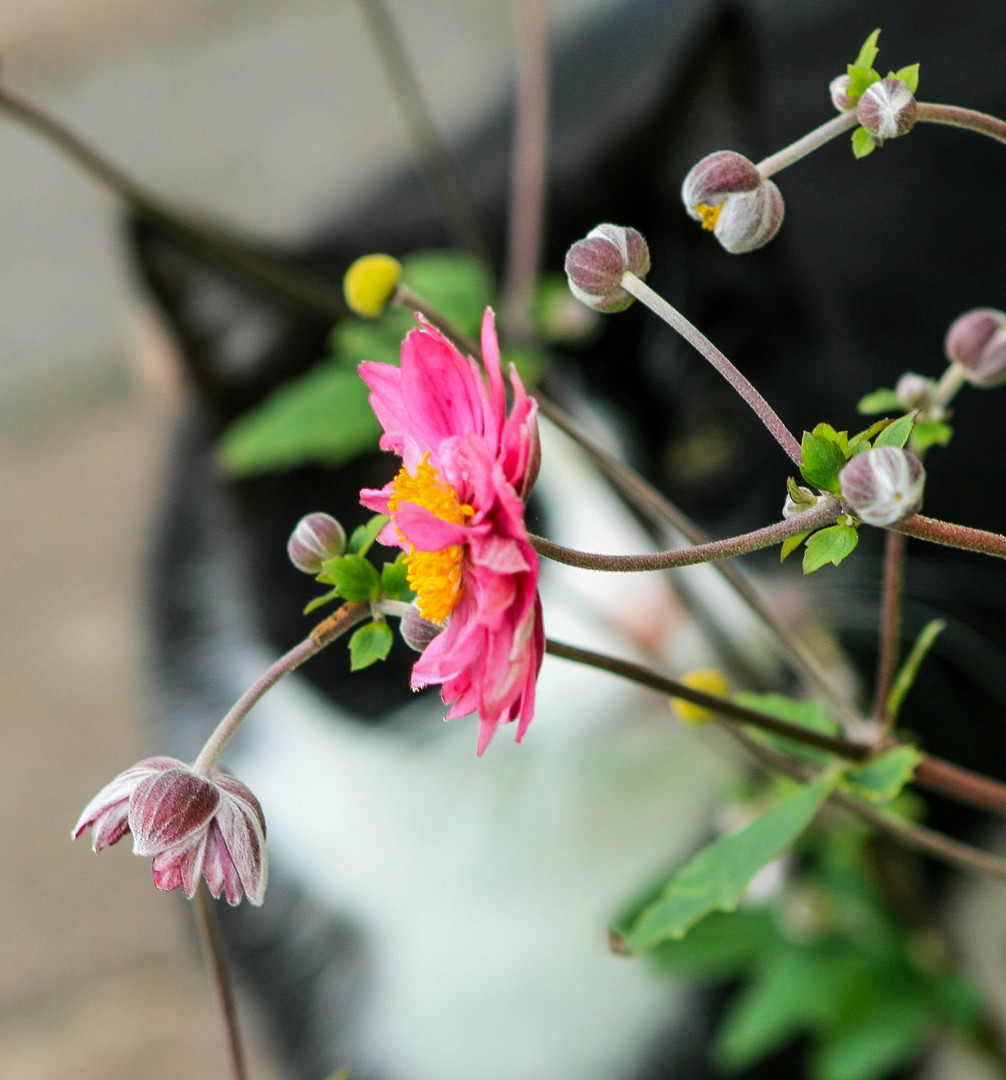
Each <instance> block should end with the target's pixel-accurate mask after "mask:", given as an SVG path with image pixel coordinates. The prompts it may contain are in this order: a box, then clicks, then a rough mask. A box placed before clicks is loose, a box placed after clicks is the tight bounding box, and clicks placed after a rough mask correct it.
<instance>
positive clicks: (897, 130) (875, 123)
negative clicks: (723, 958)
mask: <svg viewBox="0 0 1006 1080" xmlns="http://www.w3.org/2000/svg"><path fill="white" fill-rule="evenodd" d="M916 111H917V106H916V104H915V95H914V94H913V93H912V92H911V90H909V89H908V87H907V86H906V85H905V83H903V82H902V81H901V79H893V78H887V79H881V80H880V81H879V82H875V83H873V84H872V85H871V86H868V87H867V88H866V89H865V90H864V91H863V96H862V97H861V98H860V99H859V105H858V106H856V117H857V119H858V120H859V122H860V123H861V124H862V125H863V127H865V128H866V130H867V131H868V132H869V133H870V134H871V135H872V136H873V139H874V141H875V142H876V143H878V144H879V143H883V142H884V140H885V139H894V138H896V137H897V136H898V135H905V134H907V133H908V132H909V131H911V130H912V128H913V127H914V126H915V113H916Z"/></svg>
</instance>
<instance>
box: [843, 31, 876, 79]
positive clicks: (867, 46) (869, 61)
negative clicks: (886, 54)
mask: <svg viewBox="0 0 1006 1080" xmlns="http://www.w3.org/2000/svg"><path fill="white" fill-rule="evenodd" d="M879 37H880V27H879V26H878V27H877V29H876V30H874V31H873V33H872V34H870V36H869V37H868V38H867V39H866V41H864V42H863V44H862V45H861V46H860V49H859V55H858V56H857V57H856V59H855V60H854V61H853V62H852V64H851V65H850V66H851V67H858V68H862V69H863V70H864V71H869V70H870V68H872V67H873V61H874V60H876V59H877V53H879V52H880V49H878V48H877V38H879Z"/></svg>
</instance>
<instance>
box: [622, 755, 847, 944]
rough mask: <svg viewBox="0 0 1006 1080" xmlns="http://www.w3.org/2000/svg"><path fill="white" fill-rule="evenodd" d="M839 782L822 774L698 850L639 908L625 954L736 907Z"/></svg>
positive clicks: (679, 934) (680, 933) (676, 935)
mask: <svg viewBox="0 0 1006 1080" xmlns="http://www.w3.org/2000/svg"><path fill="white" fill-rule="evenodd" d="M838 778H839V774H838V773H835V772H828V773H824V774H822V775H821V776H819V777H818V778H817V779H816V780H815V781H814V782H813V783H811V784H808V785H807V786H806V787H802V788H798V789H797V790H796V791H795V792H794V793H793V794H792V795H790V796H789V797H788V798H786V799H784V800H783V801H782V802H780V803H779V804H778V806H776V807H775V808H774V809H772V810H770V811H769V812H768V813H767V814H764V815H763V816H762V817H760V818H758V819H757V820H756V821H753V822H752V823H751V824H750V825H748V826H747V827H746V828H744V829H741V830H740V832H737V833H734V834H733V835H731V836H727V837H724V838H723V839H721V840H716V841H714V842H713V843H712V844H710V845H709V846H708V847H707V848H704V849H703V850H702V851H700V852H699V854H698V855H696V856H695V858H693V859H692V860H691V861H690V862H689V863H686V864H685V866H684V867H682V868H681V869H680V870H679V871H678V872H677V873H676V874H675V875H674V877H673V878H671V880H670V881H669V882H668V884H667V886H666V887H665V889H664V891H663V894H662V896H661V897H660V898H659V899H658V900H657V901H656V902H655V903H653V904H651V905H650V906H649V907H647V908H644V909H643V911H642V913H641V914H640V916H639V918H638V919H637V920H636V923H635V925H634V926H633V927H632V929H631V930H630V931H629V934H628V936H627V939H626V941H625V945H626V947H627V949H628V951H630V952H633V953H639V952H646V951H648V950H649V949H652V948H653V947H654V946H655V945H658V944H659V943H660V942H661V941H666V940H668V939H669V938H670V939H673V938H680V937H682V936H683V935H684V934H685V933H686V931H687V930H688V928H689V927H690V926H692V925H693V924H694V923H696V922H698V921H699V919H701V918H703V916H705V915H708V914H709V913H710V912H712V911H729V910H731V909H732V908H733V907H735V906H736V904H737V901H738V900H739V899H740V897H741V895H742V894H743V892H744V890H745V889H746V888H747V887H748V885H749V884H750V883H751V879H752V878H753V877H754V876H755V874H757V873H758V871H759V870H760V869H761V868H762V867H763V866H764V865H765V864H766V863H769V862H771V861H772V860H773V859H774V858H776V857H777V856H778V855H779V854H781V853H782V852H783V851H784V850H785V849H786V848H787V847H789V845H790V844H792V843H793V841H794V840H795V839H796V838H797V837H798V836H799V835H800V833H801V832H803V830H804V829H805V828H806V827H807V826H808V825H809V824H810V823H811V821H812V820H813V819H814V815H815V814H816V813H817V811H818V810H819V809H820V807H821V806H822V805H823V803H824V801H825V799H827V798H828V795H829V794H830V793H831V792H832V790H833V789H834V787H835V785H836V784H837V783H838Z"/></svg>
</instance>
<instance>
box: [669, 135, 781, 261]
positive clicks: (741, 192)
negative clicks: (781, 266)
mask: <svg viewBox="0 0 1006 1080" xmlns="http://www.w3.org/2000/svg"><path fill="white" fill-rule="evenodd" d="M681 199H682V202H684V204H685V209H686V210H687V211H688V214H689V216H690V217H692V218H694V219H695V220H696V221H701V222H702V228H703V229H709V230H710V231H711V232H712V233H713V235H714V236H715V237H716V239H717V240H719V242H720V243H721V244H722V245H723V247H724V248H726V250H727V251H729V252H730V253H731V254H733V255H741V254H743V253H744V252H746V251H754V250H755V249H756V248H760V247H763V246H764V245H765V244H767V243H768V242H769V240H771V239H772V237H773V236H775V234H776V233H777V232H778V231H779V226H780V225H781V224H782V219H783V214H784V213H785V207H784V205H783V201H782V195H781V193H780V191H779V189H778V188H777V187H776V185H775V184H774V183H773V182H772V181H771V180H766V179H765V178H764V177H763V176H762V175H761V173H760V172H759V171H758V169H757V167H756V166H755V164H754V162H752V161H749V160H748V159H747V158H746V157H744V155H743V154H738V153H735V152H734V151H733V150H717V151H716V153H714V154H709V155H707V156H706V157H704V158H703V159H702V160H701V161H700V162H699V163H698V164H697V165H695V166H694V167H693V168H692V169H691V171H690V172H689V173H688V175H687V176H686V177H685V180H684V183H683V184H682V185H681Z"/></svg>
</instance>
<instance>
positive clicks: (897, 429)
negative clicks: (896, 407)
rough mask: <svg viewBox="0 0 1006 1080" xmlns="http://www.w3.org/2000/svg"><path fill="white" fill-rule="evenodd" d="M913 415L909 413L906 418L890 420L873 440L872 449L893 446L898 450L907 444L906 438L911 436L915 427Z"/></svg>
mask: <svg viewBox="0 0 1006 1080" xmlns="http://www.w3.org/2000/svg"><path fill="white" fill-rule="evenodd" d="M915 415H916V414H915V413H914V412H910V413H908V414H907V415H906V416H901V417H899V418H898V419H897V420H892V421H891V423H890V424H888V425H887V427H885V428H884V430H883V431H882V432H881V433H880V434H879V435H878V436H877V437H876V438H875V439H874V440H873V445H874V447H877V446H894V447H897V449H899V450H900V449H901V448H902V447H903V446H904V445H905V443H906V442H908V438H909V436H910V435H911V434H912V428H913V427H914V426H915Z"/></svg>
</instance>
